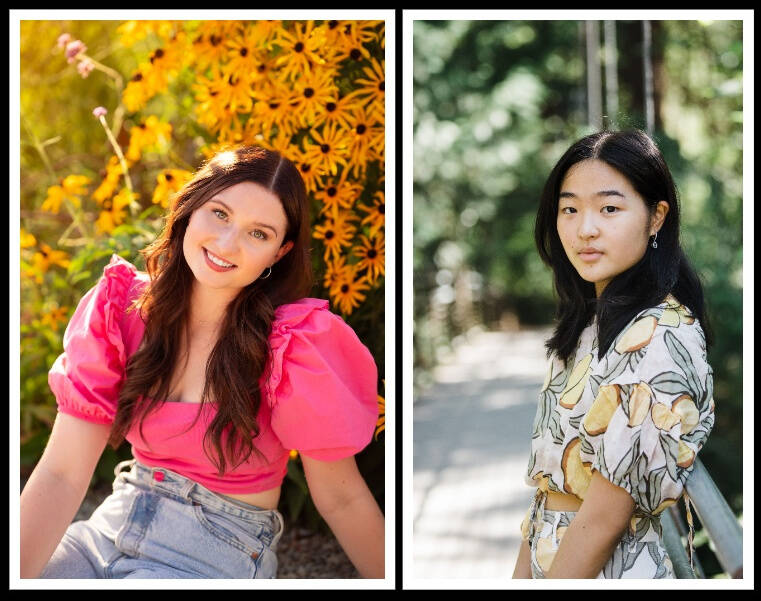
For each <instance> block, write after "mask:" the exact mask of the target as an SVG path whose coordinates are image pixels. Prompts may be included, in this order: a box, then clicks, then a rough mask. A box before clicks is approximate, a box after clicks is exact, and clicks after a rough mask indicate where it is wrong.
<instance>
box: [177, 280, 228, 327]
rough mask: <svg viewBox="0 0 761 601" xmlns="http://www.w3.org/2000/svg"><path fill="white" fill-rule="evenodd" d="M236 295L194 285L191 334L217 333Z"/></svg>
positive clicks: (191, 306)
mask: <svg viewBox="0 0 761 601" xmlns="http://www.w3.org/2000/svg"><path fill="white" fill-rule="evenodd" d="M234 298H235V295H232V296H231V295H229V294H224V292H223V291H221V290H213V289H208V288H204V287H203V286H199V285H198V284H197V282H194V284H193V292H192V294H191V296H190V311H189V314H188V326H189V328H190V331H191V332H210V331H216V330H217V329H219V327H220V326H221V325H222V322H223V321H224V318H225V313H226V311H227V307H228V306H229V305H230V303H231V302H232V301H233V299H234Z"/></svg>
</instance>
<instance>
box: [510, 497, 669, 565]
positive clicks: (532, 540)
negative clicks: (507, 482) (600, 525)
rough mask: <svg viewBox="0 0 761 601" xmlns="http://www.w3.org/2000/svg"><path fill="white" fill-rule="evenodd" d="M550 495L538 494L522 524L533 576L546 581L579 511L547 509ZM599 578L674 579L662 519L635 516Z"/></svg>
mask: <svg viewBox="0 0 761 601" xmlns="http://www.w3.org/2000/svg"><path fill="white" fill-rule="evenodd" d="M546 498H547V495H546V494H538V495H537V497H536V498H535V499H534V502H533V503H532V504H531V507H530V508H529V512H528V514H527V515H526V519H525V520H524V523H523V525H522V531H523V537H524V539H526V540H528V543H529V548H530V549H531V576H532V578H544V574H545V572H546V571H547V570H549V569H550V566H551V565H552V560H553V559H554V558H555V553H557V550H558V546H559V545H560V541H561V540H562V538H563V534H565V531H566V530H567V528H568V526H569V525H570V523H571V520H573V518H574V516H575V515H576V512H575V511H553V510H549V509H545V508H544V502H545V500H546ZM597 578H674V572H673V568H672V565H671V560H670V559H669V556H668V554H667V553H666V549H665V548H664V546H663V543H662V542H661V526H660V520H659V519H658V518H654V517H652V516H635V517H633V518H632V520H631V523H630V526H629V528H627V529H626V531H625V533H624V535H623V537H622V538H621V541H620V542H619V543H618V545H617V546H616V548H615V550H614V551H613V555H611V557H610V559H609V560H608V561H607V563H606V564H605V565H604V566H603V568H602V570H601V571H600V573H599V574H598V575H597Z"/></svg>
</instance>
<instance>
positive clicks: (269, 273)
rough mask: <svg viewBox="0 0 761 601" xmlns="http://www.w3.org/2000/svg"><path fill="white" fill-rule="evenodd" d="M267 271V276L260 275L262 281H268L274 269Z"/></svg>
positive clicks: (270, 268)
mask: <svg viewBox="0 0 761 601" xmlns="http://www.w3.org/2000/svg"><path fill="white" fill-rule="evenodd" d="M267 269H269V271H268V272H267V275H260V276H259V279H260V280H266V279H267V278H268V277H270V276H271V275H272V267H267ZM262 273H264V272H262Z"/></svg>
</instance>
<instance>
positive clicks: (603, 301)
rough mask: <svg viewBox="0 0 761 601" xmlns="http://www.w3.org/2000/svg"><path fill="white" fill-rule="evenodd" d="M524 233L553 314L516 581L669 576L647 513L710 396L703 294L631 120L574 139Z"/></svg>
mask: <svg viewBox="0 0 761 601" xmlns="http://www.w3.org/2000/svg"><path fill="white" fill-rule="evenodd" d="M535 235H536V242H537V246H538V248H539V253H540V255H541V257H542V259H543V260H544V261H545V263H547V264H548V265H549V266H550V267H551V268H552V270H553V272H554V280H555V288H556V290H557V292H558V296H559V309H558V323H557V327H556V329H555V332H554V336H553V337H552V338H551V339H550V340H549V341H548V342H547V345H546V346H547V349H548V355H549V357H550V366H549V369H548V372H547V377H546V379H545V382H544V385H543V387H542V391H541V394H540V399H539V406H538V409H537V413H536V419H535V421H534V427H533V433H532V440H531V456H530V459H529V465H528V471H527V474H526V481H527V483H528V484H530V485H531V486H535V487H537V492H536V495H535V497H534V500H533V502H532V503H531V506H530V507H529V510H528V512H527V515H526V518H525V519H524V521H523V524H522V538H523V542H522V544H521V549H520V553H519V556H518V560H517V563H516V566H515V571H514V574H513V577H514V578H532V577H533V578H673V572H672V566H671V562H670V561H669V558H668V555H667V554H666V551H665V549H664V547H663V544H662V542H661V527H660V514H661V512H662V511H663V510H664V509H665V508H666V507H668V506H669V505H672V504H673V503H675V502H677V501H678V499H679V498H680V496H682V494H683V491H684V483H685V482H686V480H687V478H688V476H689V474H690V471H691V469H692V465H693V462H694V461H695V456H696V454H697V452H698V451H699V449H700V448H701V447H702V446H703V445H704V444H705V441H706V439H707V437H708V434H709V433H710V431H711V428H712V427H713V422H714V403H713V382H712V370H711V367H710V366H709V365H708V363H707V362H706V347H707V338H708V343H710V335H709V336H706V332H704V329H703V328H706V330H707V324H706V315H705V308H704V302H703V292H702V288H701V285H700V282H699V280H698V277H697V276H696V274H695V272H694V271H693V269H692V268H691V267H690V265H689V262H688V261H687V258H686V257H685V255H684V253H683V252H682V249H681V248H680V245H679V205H678V200H677V195H676V189H675V186H674V183H673V180H672V178H671V174H670V173H669V170H668V167H667V166H666V164H665V162H664V160H663V157H662V155H661V153H660V151H659V150H658V148H657V147H656V145H655V144H654V142H653V141H652V140H651V139H650V138H649V137H648V136H647V135H645V134H644V133H643V132H641V131H636V130H635V131H626V132H601V133H597V134H593V135H590V136H587V137H585V138H583V139H581V140H579V141H578V142H576V143H575V144H574V145H573V146H572V147H571V148H570V149H569V150H568V151H567V152H566V153H565V154H564V155H563V157H562V158H561V159H560V161H559V162H558V164H557V165H556V166H555V168H554V169H553V170H552V172H551V173H550V176H549V178H548V181H547V183H546V185H545V188H544V191H543V193H542V198H541V203H540V207H539V211H538V215H537V220H536V231H535Z"/></svg>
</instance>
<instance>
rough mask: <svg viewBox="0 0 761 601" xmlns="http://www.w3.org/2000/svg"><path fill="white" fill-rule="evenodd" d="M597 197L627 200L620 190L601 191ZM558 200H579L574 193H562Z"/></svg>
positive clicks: (597, 193) (596, 194)
mask: <svg viewBox="0 0 761 601" xmlns="http://www.w3.org/2000/svg"><path fill="white" fill-rule="evenodd" d="M595 196H620V197H621V198H626V196H624V195H623V194H621V192H619V191H618V190H600V191H599V192H596V193H595ZM558 198H577V196H576V195H575V194H574V193H573V192H561V193H560V195H559V196H558Z"/></svg>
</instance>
